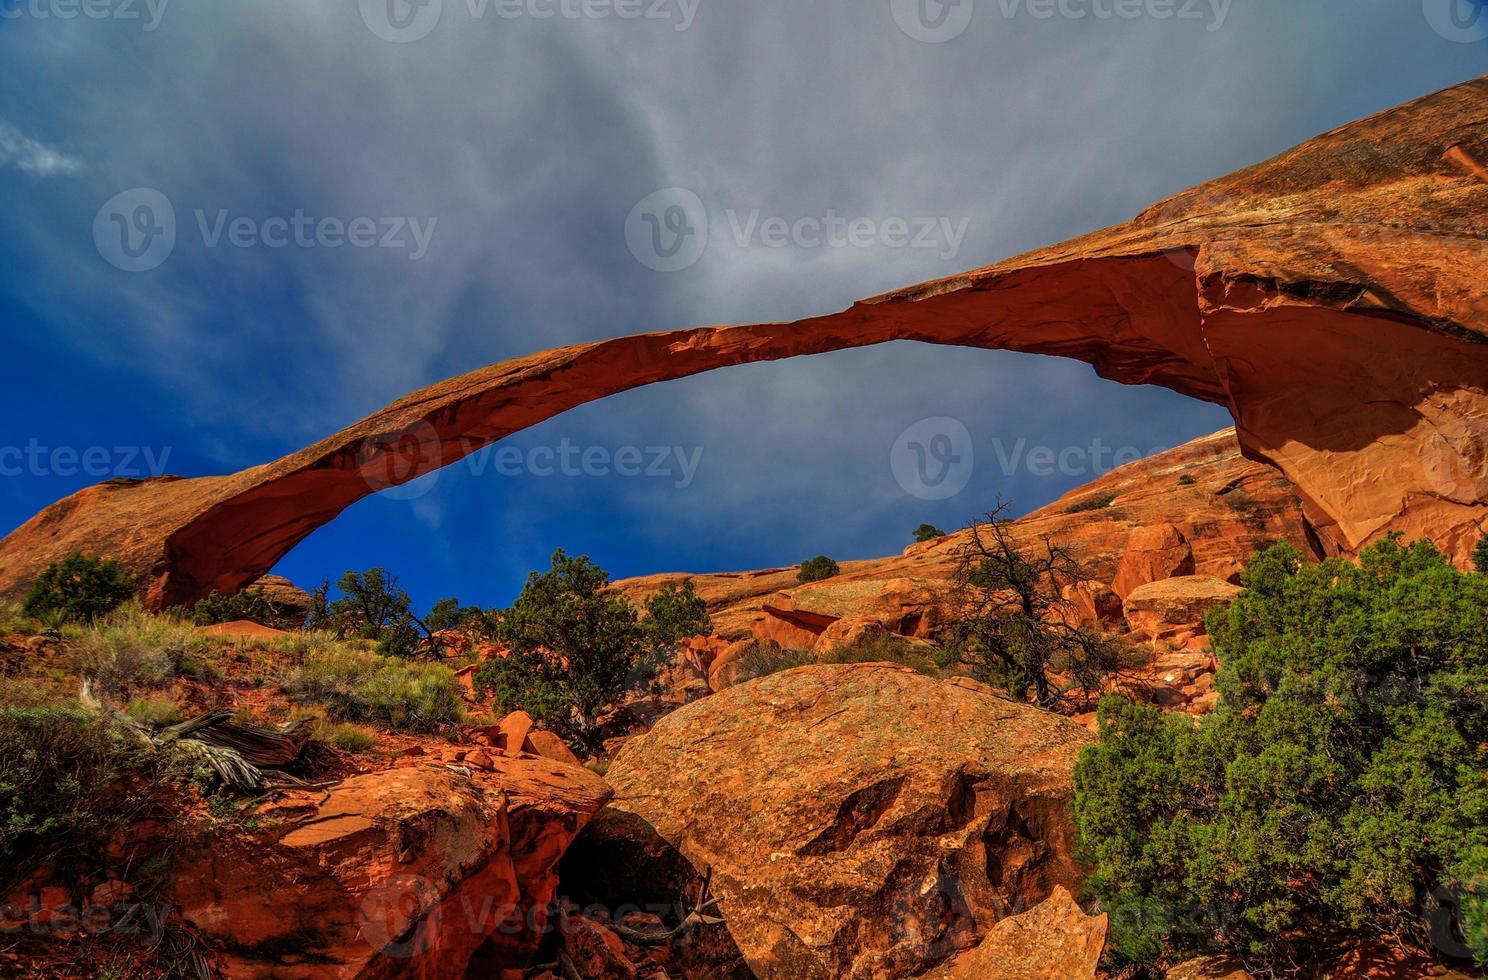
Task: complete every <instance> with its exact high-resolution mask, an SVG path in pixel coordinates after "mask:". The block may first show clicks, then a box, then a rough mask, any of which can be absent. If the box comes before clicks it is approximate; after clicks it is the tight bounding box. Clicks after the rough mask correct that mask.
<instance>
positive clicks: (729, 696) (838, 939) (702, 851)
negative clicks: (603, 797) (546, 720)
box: [606, 664, 1088, 978]
mask: <svg viewBox="0 0 1488 980" xmlns="http://www.w3.org/2000/svg"><path fill="white" fill-rule="evenodd" d="M1087 739H1088V735H1087V733H1086V732H1085V731H1084V730H1083V729H1081V728H1080V727H1079V726H1077V725H1075V724H1074V723H1072V722H1070V721H1069V720H1067V719H1065V718H1062V717H1059V716H1057V715H1053V714H1050V713H1047V712H1043V711H1039V710H1037V709H1035V708H1030V707H1026V706H1023V705H1016V704H1012V703H1010V702H1008V701H1004V700H1002V699H1000V698H997V697H995V696H992V695H990V694H986V693H982V692H980V691H977V690H972V689H968V688H966V687H960V686H956V685H953V684H950V683H946V682H944V681H939V680H936V679H933V678H929V677H925V676H923V675H920V674H917V673H915V672H913V671H910V670H906V669H904V668H901V667H896V666H893V665H884V664H848V665H822V666H811V667H802V668H798V669H796V670H790V671H786V672H784V673H780V674H775V675H772V676H770V677H767V678H764V679H761V680H758V681H753V682H750V683H747V684H742V685H739V686H737V687H732V688H729V689H727V690H725V691H723V692H721V693H719V694H716V695H714V696H712V697H710V698H706V699H704V700H702V701H699V702H697V703H695V704H692V705H688V706H687V707H685V708H682V709H681V710H679V711H677V712H675V713H673V714H671V715H669V716H667V717H666V718H663V719H662V720H661V721H660V722H658V723H657V725H656V727H655V728H654V729H652V730H651V731H650V732H649V733H648V734H646V735H643V736H638V737H636V738H633V739H631V740H630V741H628V742H627V743H626V744H625V746H624V748H622V749H621V750H620V752H619V754H618V755H617V756H616V757H615V759H614V761H613V763H612V764H611V766H610V768H609V770H608V772H607V774H606V779H607V780H608V781H609V782H610V784H611V785H612V786H613V787H614V789H615V798H614V800H613V801H612V803H611V806H612V808H613V809H614V810H617V811H620V812H621V813H625V814H632V815H634V816H636V817H638V818H640V819H642V820H644V821H645V822H646V823H647V824H649V825H650V826H651V827H652V828H654V830H655V831H656V832H657V833H658V834H659V835H660V837H661V838H663V839H664V840H665V841H667V842H668V843H669V844H671V845H672V846H673V847H675V848H676V849H677V850H678V851H679V852H680V853H681V854H682V855H683V856H684V857H685V858H686V859H687V860H688V861H689V862H690V863H691V865H692V866H693V867H695V868H698V869H703V868H707V867H710V866H711V867H712V869H713V875H714V877H713V885H714V893H715V894H717V895H720V896H722V897H723V904H722V913H723V914H724V915H725V916H726V917H727V923H728V930H729V932H730V933H731V934H732V936H733V939H734V941H735V942H736V943H737V944H738V947H739V949H740V950H741V951H742V952H743V955H744V957H745V958H746V960H747V961H748V963H749V966H750V968H751V969H753V970H754V971H755V972H756V973H757V974H758V975H760V976H762V977H782V978H784V977H791V978H816V977H821V978H826V977H880V976H906V975H912V974H915V973H918V972H921V971H922V970H924V969H926V968H928V967H930V966H933V965H935V964H937V963H941V962H943V961H946V960H947V959H949V958H950V957H952V956H954V955H955V954H956V953H958V952H959V951H961V950H963V949H966V948H969V947H971V946H973V945H975V944H976V942H977V940H978V937H979V936H981V935H983V934H985V933H986V931H987V930H988V929H989V928H990V927H991V926H992V925H993V924H994V923H995V922H997V921H999V920H1001V919H1003V918H1006V917H1008V916H1012V915H1016V914H1019V913H1021V912H1024V911H1026V910H1028V909H1030V908H1032V907H1034V906H1035V905H1038V904H1039V903H1040V902H1042V901H1044V900H1045V899H1047V898H1049V897H1050V895H1052V894H1053V893H1054V891H1055V889H1056V888H1057V887H1060V886H1063V887H1064V888H1067V889H1069V890H1071V891H1075V890H1077V888H1078V881H1079V875H1078V871H1077V868H1076V865H1075V862H1074V859H1073V857H1072V849H1073V833H1074V831H1073V827H1072V824H1071V822H1070V816H1069V803H1070V796H1071V793H1072V789H1071V786H1072V779H1071V772H1072V769H1073V766H1074V762H1075V757H1076V755H1077V754H1078V753H1079V750H1080V748H1081V747H1082V746H1083V745H1084V744H1085V743H1086V741H1087Z"/></svg>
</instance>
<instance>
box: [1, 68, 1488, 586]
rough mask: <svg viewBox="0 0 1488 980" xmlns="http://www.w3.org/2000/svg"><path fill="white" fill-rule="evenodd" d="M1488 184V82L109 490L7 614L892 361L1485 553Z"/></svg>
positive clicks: (43, 539) (194, 578)
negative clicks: (425, 476)
mask: <svg viewBox="0 0 1488 980" xmlns="http://www.w3.org/2000/svg"><path fill="white" fill-rule="evenodd" d="M1485 163H1488V78H1483V79H1477V80H1475V81H1471V82H1468V83H1466V84H1463V85H1460V86H1458V87H1456V88H1453V89H1448V90H1446V91H1444V92H1440V93H1437V94H1435V95H1431V96H1428V97H1426V98H1423V99H1420V100H1418V101H1416V102H1413V103H1410V104H1408V105H1405V106H1402V107H1399V108H1397V109H1393V110H1391V111H1389V112H1386V113H1382V114H1380V115H1378V116H1374V117H1372V118H1370V119H1366V120H1363V121H1361V122H1358V123H1354V124H1352V125H1350V126H1346V127H1343V128H1341V129H1338V130H1335V131H1333V132H1331V133H1327V134H1325V135H1323V136H1320V137H1317V138H1316V139H1313V140H1311V141H1309V142H1307V143H1305V144H1303V145H1302V146H1300V147H1298V148H1296V149H1294V150H1292V151H1290V152H1288V153H1285V154H1282V155H1281V156H1279V157H1277V158H1275V159H1273V160H1271V161H1268V162H1267V163H1264V164H1261V165H1259V166H1256V167H1251V168H1249V169H1246V170H1242V171H1240V172H1238V173H1236V174H1234V175H1231V176H1230V177H1226V178H1223V179H1221V180H1218V181H1214V182H1212V183H1209V184H1205V185H1203V186H1201V187H1198V188H1195V189H1193V190H1190V191H1187V192H1185V193H1183V194H1180V195H1178V196H1176V197H1174V198H1171V199H1169V200H1167V201H1165V202H1163V203H1161V204H1159V205H1156V206H1155V207H1153V208H1151V209H1149V210H1148V211H1146V212H1144V213H1142V214H1141V215H1139V216H1138V217H1137V218H1136V219H1134V220H1133V221H1131V222H1129V223H1127V224H1125V225H1119V226H1116V227H1114V228H1110V229H1107V230H1105V231H1101V232H1096V233H1093V234H1090V235H1086V236H1084V237H1082V238H1077V239H1074V240H1072V241H1070V242H1066V243H1064V244H1062V245H1056V246H1052V247H1050V248H1046V249H1043V250H1040V251H1037V252H1033V253H1029V254H1027V255H1023V256H1020V257H1018V258H1014V259H1010V260H1007V261H1005V262H1001V263H999V264H997V265H993V266H989V267H987V268H984V269H979V270H976V271H973V272H968V273H964V274H962V275H958V276H954V277H951V278H948V279H943V280H938V281H935V282H929V283H924V284H921V285H918V286H913V287H909V288H907V289H903V290H900V291H898V292H895V293H890V294H888V295H885V296H880V297H877V298H874V299H870V300H865V301H863V302H860V303H857V304H855V305H853V306H852V307H850V308H849V309H847V310H844V311H842V312H840V313H835V314H832V315H828V316H821V317H815V318H812V319H808V320H801V321H798V322H794V323H772V324H757V325H752V326H732V327H712V328H698V329H690V330H679V331H673V332H669V333H656V334H644V335H640V336H632V337H621V338H617V339H613V340H606V341H601V342H598V343H592V344H585V345H580V346H574V347H565V348H561V349H559V350H554V351H548V352H545V353H541V354H534V355H532V356H530V357H525V358H519V359H517V360H512V361H507V362H504V363H501V364H496V365H492V366H490V367H486V368H481V369H480V370H477V371H473V372H471V373H469V374H465V375H462V376H460V377H457V378H452V379H450V380H447V381H443V382H441V383H439V384H436V385H433V386H431V387H429V388H425V389H423V390H421V391H418V392H415V393H413V394H411V395H409V396H407V397H405V398H403V399H401V400H399V401H397V402H395V403H394V404H392V405H389V406H388V407H387V408H385V409H383V410H382V411H380V412H378V413H376V414H374V415H372V416H370V417H368V418H366V419H364V420H362V421H361V422H358V423H356V424H355V425H352V426H350V427H349V428H346V429H344V430H342V431H340V432H338V433H336V434H334V435H332V436H330V437H328V438H326V439H323V440H321V441H320V442H318V443H316V444H315V445H313V446H310V447H308V448H306V449H303V450H301V451H300V452H297V453H293V454H291V455H289V456H285V457H283V458H282V459H278V460H275V461H274V462H271V463H266V464H264V465H261V466H256V467H252V468H250V469H246V470H243V471H241V472H238V473H234V474H231V475H228V476H212V477H198V478H193V479H179V478H166V479H162V480H152V481H144V482H138V481H110V482H108V483H104V484H100V485H98V486H95V487H90V488H88V489H85V490H82V491H79V492H78V493H76V494H73V495H72V496H70V497H67V498H65V499H64V500H61V501H59V502H57V503H56V504H53V505H52V506H50V507H48V508H46V509H45V510H43V511H42V512H41V513H39V514H37V515H36V516H35V517H33V518H32V519H31V520H29V521H28V522H26V523H25V524H24V525H22V526H21V527H20V528H18V529H16V530H15V531H14V532H12V533H11V534H10V535H9V536H7V537H6V538H5V539H4V540H3V541H0V594H8V595H14V594H16V593H18V592H19V591H20V590H22V589H24V588H25V586H26V584H27V583H28V582H29V581H30V580H31V579H32V578H34V576H35V575H36V573H37V572H39V571H40V569H41V568H44V567H45V566H46V564H48V563H49V562H51V561H54V560H56V559H58V558H60V557H63V556H65V555H66V554H68V553H71V552H75V551H83V552H88V553H102V554H109V555H114V556H117V557H119V558H120V559H121V560H123V561H124V562H125V563H126V564H127V565H128V566H129V567H130V568H131V569H132V570H133V571H134V572H135V573H136V574H137V575H138V576H139V578H140V582H141V588H142V591H143V592H144V594H145V595H146V598H147V603H148V604H149V605H150V606H152V607H156V608H159V607H163V606H168V605H172V604H175V603H190V602H194V601H195V600H197V599H199V598H201V597H202V596H204V595H206V594H207V593H208V592H210V591H212V590H213V589H217V590H221V591H230V590H234V589H237V588H240V587H242V586H243V585H245V584H247V583H249V582H251V581H253V580H254V579H255V578H257V577H258V576H259V575H261V574H262V573H264V572H266V571H268V570H269V569H270V568H271V567H272V566H273V565H274V563H275V562H276V561H277V560H278V559H279V558H280V557H282V556H283V555H284V554H285V553H286V552H288V551H289V550H290V549H291V548H293V547H294V546H295V545H296V544H298V543H299V542H300V541H301V540H303V539H304V538H305V537H306V536H307V535H309V534H310V533H311V532H312V531H313V530H315V529H316V528H318V527H320V526H321V525H323V524H325V523H326V522H328V521H330V520H331V519H333V518H334V517H335V516H336V515H337V514H339V513H340V512H341V511H342V510H344V509H345V508H346V507H347V506H349V505H350V504H352V503H354V502H355V501H357V500H359V499H361V498H362V497H364V496H366V495H367V494H369V493H372V492H375V491H376V490H378V489H382V488H384V487H386V486H388V485H390V484H392V483H396V482H401V481H402V480H404V479H411V478H413V477H415V476H417V475H419V474H420V473H421V472H424V471H426V470H427V469H429V468H432V467H435V466H439V465H447V464H449V463H452V462H454V461H456V460H458V459H459V458H461V457H463V456H464V455H466V454H468V453H470V452H472V451H475V450H476V449H478V448H480V447H482V446H484V445H487V444H489V443H490V442H493V441H495V440H499V439H501V438H504V437H505V436H508V435H510V434H511V433H513V432H516V431H519V430H521V429H523V428H526V427H527V426H530V425H533V424H535V423H537V422H540V421H542V420H544V419H547V418H550V417H552V416H554V415H557V414H559V413H560V412H563V411H566V410H567V409H570V408H573V407H575V406H577V405H580V404H583V403H585V402H588V401H592V400H594V399H597V398H602V397H604V396H606V395H610V394H614V393H616V392H620V391H625V390H628V389H631V388H636V387H640V386H642V385H647V384H652V383H655V382H658V381H665V380H670V379H674V378H681V377H685V376H689V375H693V374H697V373H700V372H703V371H710V370H713V369H715V368H720V367H726V366H730V365H736V364H744V363H748V362H753V361H767V360H777V359H780V358H786V357H794V356H797V355H802V354H816V353H823V352H826V351H835V350H842V349H845V348H850V347H860V346H866V345H870V344H878V343H884V342H886V341H890V340H917V341H924V342H928V343H936V344H956V345H964V346H968V347H982V348H995V349H1009V350H1018V351H1026V352H1032V353H1040V354H1052V355H1059V356H1064V357H1074V358H1079V359H1080V360H1083V361H1086V362H1088V363H1090V364H1091V365H1093V366H1094V367H1095V369H1096V371H1097V372H1098V373H1100V374H1101V375H1102V376H1103V377H1106V378H1110V379H1112V380H1116V381H1122V382H1126V383H1132V384H1137V383H1143V384H1160V385H1164V386H1165V387H1168V388H1171V389H1173V390H1175V391H1178V392H1182V393H1184V394H1187V395H1190V396H1192V397H1195V398H1200V399H1203V400H1206V401H1210V402H1215V403H1217V404H1221V405H1224V406H1226V407H1227V408H1228V409H1229V410H1230V412H1231V414H1232V415H1233V416H1234V418H1235V422H1236V428H1237V431H1238V435H1239V439H1240V442H1241V445H1242V446H1243V447H1244V449H1245V452H1246V453H1247V455H1250V456H1252V457H1253V458H1256V459H1261V460H1265V461H1268V462H1270V463H1272V464H1274V465H1276V466H1277V467H1279V468H1280V469H1281V470H1282V471H1283V472H1284V473H1286V475H1287V476H1288V477H1289V478H1290V479H1291V480H1292V481H1293V483H1294V484H1295V485H1296V486H1297V488H1298V490H1299V491H1300V492H1301V494H1302V496H1303V498H1304V501H1305V503H1306V506H1307V509H1308V512H1309V516H1310V518H1311V519H1312V520H1313V522H1314V524H1315V525H1316V527H1317V529H1318V531H1319V534H1320V535H1321V537H1322V538H1323V540H1324V541H1325V542H1326V543H1327V544H1328V545H1329V546H1330V547H1332V548H1334V549H1335V550H1338V551H1340V552H1349V551H1352V550H1355V549H1357V548H1358V547H1360V546H1361V545H1362V544H1364V543H1366V542H1367V541H1369V540H1371V539H1372V538H1375V537H1377V536H1379V535H1381V534H1384V533H1387V532H1389V531H1403V532H1406V533H1407V534H1428V535H1429V536H1431V537H1432V538H1434V539H1435V540H1437V541H1438V542H1439V543H1441V544H1443V545H1444V546H1445V547H1447V548H1448V549H1450V550H1451V551H1453V552H1454V553H1456V554H1458V555H1459V556H1464V555H1465V553H1466V551H1467V549H1468V548H1470V547H1471V544H1472V542H1473V541H1474V540H1475V539H1476V537H1477V534H1478V531H1477V526H1478V521H1479V520H1480V519H1482V518H1483V516H1484V514H1485V510H1488V291H1485V288H1484V286H1483V283H1484V282H1485V281H1488V279H1485V274H1488V250H1485V247H1484V239H1483V236H1484V234H1485V231H1488V228H1485V226H1484V215H1488V178H1485V177H1484V174H1485V173H1488V170H1485V168H1484V164H1485ZM394 463H397V464H399V465H397V466H394V465H393V464H394Z"/></svg>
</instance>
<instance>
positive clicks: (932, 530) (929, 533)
mask: <svg viewBox="0 0 1488 980" xmlns="http://www.w3.org/2000/svg"><path fill="white" fill-rule="evenodd" d="M914 537H915V543H917V544H924V543H925V542H926V541H934V540H935V539H936V538H943V537H945V532H944V531H942V530H941V529H940V528H938V527H936V526H935V525H934V524H921V525H920V526H919V527H917V528H915V535H914Z"/></svg>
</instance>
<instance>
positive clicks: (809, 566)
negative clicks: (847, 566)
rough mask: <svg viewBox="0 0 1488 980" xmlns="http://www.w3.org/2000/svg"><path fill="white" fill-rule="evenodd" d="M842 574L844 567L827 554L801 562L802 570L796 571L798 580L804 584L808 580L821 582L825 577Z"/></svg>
mask: <svg viewBox="0 0 1488 980" xmlns="http://www.w3.org/2000/svg"><path fill="white" fill-rule="evenodd" d="M840 574H842V569H841V568H840V567H839V566H838V565H837V563H836V562H835V561H833V560H832V559H830V558H828V557H827V556H826V555H817V556H816V557H815V558H811V559H808V560H806V561H804V562H802V563H801V570H800V571H798V572H796V581H797V582H800V583H802V584H803V585H804V584H805V583H807V582H820V581H822V580H823V579H829V578H835V577H836V576H838V575H840Z"/></svg>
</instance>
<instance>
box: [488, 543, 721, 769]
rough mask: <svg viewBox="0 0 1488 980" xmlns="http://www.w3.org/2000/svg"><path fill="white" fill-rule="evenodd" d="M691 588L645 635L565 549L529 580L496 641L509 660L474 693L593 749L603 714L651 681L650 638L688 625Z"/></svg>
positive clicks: (597, 572)
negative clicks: (635, 685) (633, 687)
mask: <svg viewBox="0 0 1488 980" xmlns="http://www.w3.org/2000/svg"><path fill="white" fill-rule="evenodd" d="M689 592H690V587H689V588H688V589H686V590H679V591H674V592H673V593H671V594H670V598H669V599H668V600H666V601H665V602H663V603H661V604H660V605H657V606H655V607H654V608H653V609H652V612H651V615H652V617H656V616H658V614H659V615H660V619H659V620H658V621H657V623H656V624H655V626H653V627H647V628H643V627H642V625H641V623H640V621H639V619H638V618H637V614H636V610H635V609H634V608H633V607H632V606H631V605H630V603H629V602H627V601H626V599H625V598H624V597H623V596H620V595H618V594H616V593H614V592H611V591H610V589H609V575H608V574H607V573H606V572H605V570H604V569H602V568H600V567H599V566H598V565H595V564H594V563H593V562H592V561H590V560H589V559H588V558H587V557H584V556H582V555H581V556H579V557H578V558H569V557H568V556H567V555H566V554H564V553H563V550H562V549H561V548H560V549H559V550H558V551H556V552H554V553H553V560H552V568H551V569H549V570H548V571H546V572H533V573H532V574H531V575H529V576H528V577H527V582H526V584H525V585H524V586H523V587H522V593H521V595H519V596H518V597H517V601H516V602H515V603H513V605H512V607H511V608H510V609H507V610H504V611H502V612H501V613H500V614H499V615H498V617H497V618H498V622H497V624H496V628H495V632H496V637H497V639H498V640H500V641H501V642H502V643H503V644H505V646H506V647H507V649H508V650H509V651H510V654H509V655H508V656H506V657H501V658H495V659H492V660H488V661H486V662H485V664H483V665H482V666H481V668H480V670H478V671H477V672H476V675H475V686H476V689H477V690H478V691H481V692H482V693H484V694H487V695H489V696H490V697H491V698H492V700H493V702H494V703H495V705H496V707H497V709H498V710H499V711H501V712H506V711H512V710H515V709H517V708H521V709H523V710H525V711H526V712H527V713H528V714H530V715H532V717H533V718H535V719H537V720H538V721H540V722H542V723H543V724H544V725H546V726H547V727H549V728H550V729H552V730H553V731H555V732H558V733H559V734H560V735H562V736H563V737H565V738H567V739H569V740H570V741H573V742H576V743H578V744H580V745H584V746H587V747H588V748H590V749H594V748H597V746H596V745H593V744H592V737H593V733H594V731H595V728H596V725H597V722H598V717H599V714H600V712H601V711H602V710H603V709H604V708H606V707H607V706H609V705H611V704H613V703H614V702H615V701H616V700H617V699H618V698H619V697H620V695H621V694H622V693H623V692H624V690H625V688H626V686H627V685H628V684H629V683H631V682H632V681H634V680H636V679H637V678H638V677H639V676H640V675H642V674H644V673H645V670H646V665H645V664H643V662H642V661H643V658H644V657H645V656H646V653H647V649H648V647H647V643H648V641H647V634H648V632H654V635H655V636H665V635H667V634H668V631H670V630H674V629H676V628H678V626H679V624H680V623H682V622H684V621H685V620H686V619H687V618H689V617H690V615H691V613H690V612H689V609H692V608H693V603H692V599H695V596H693V597H692V598H689V597H688V593H689Z"/></svg>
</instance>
